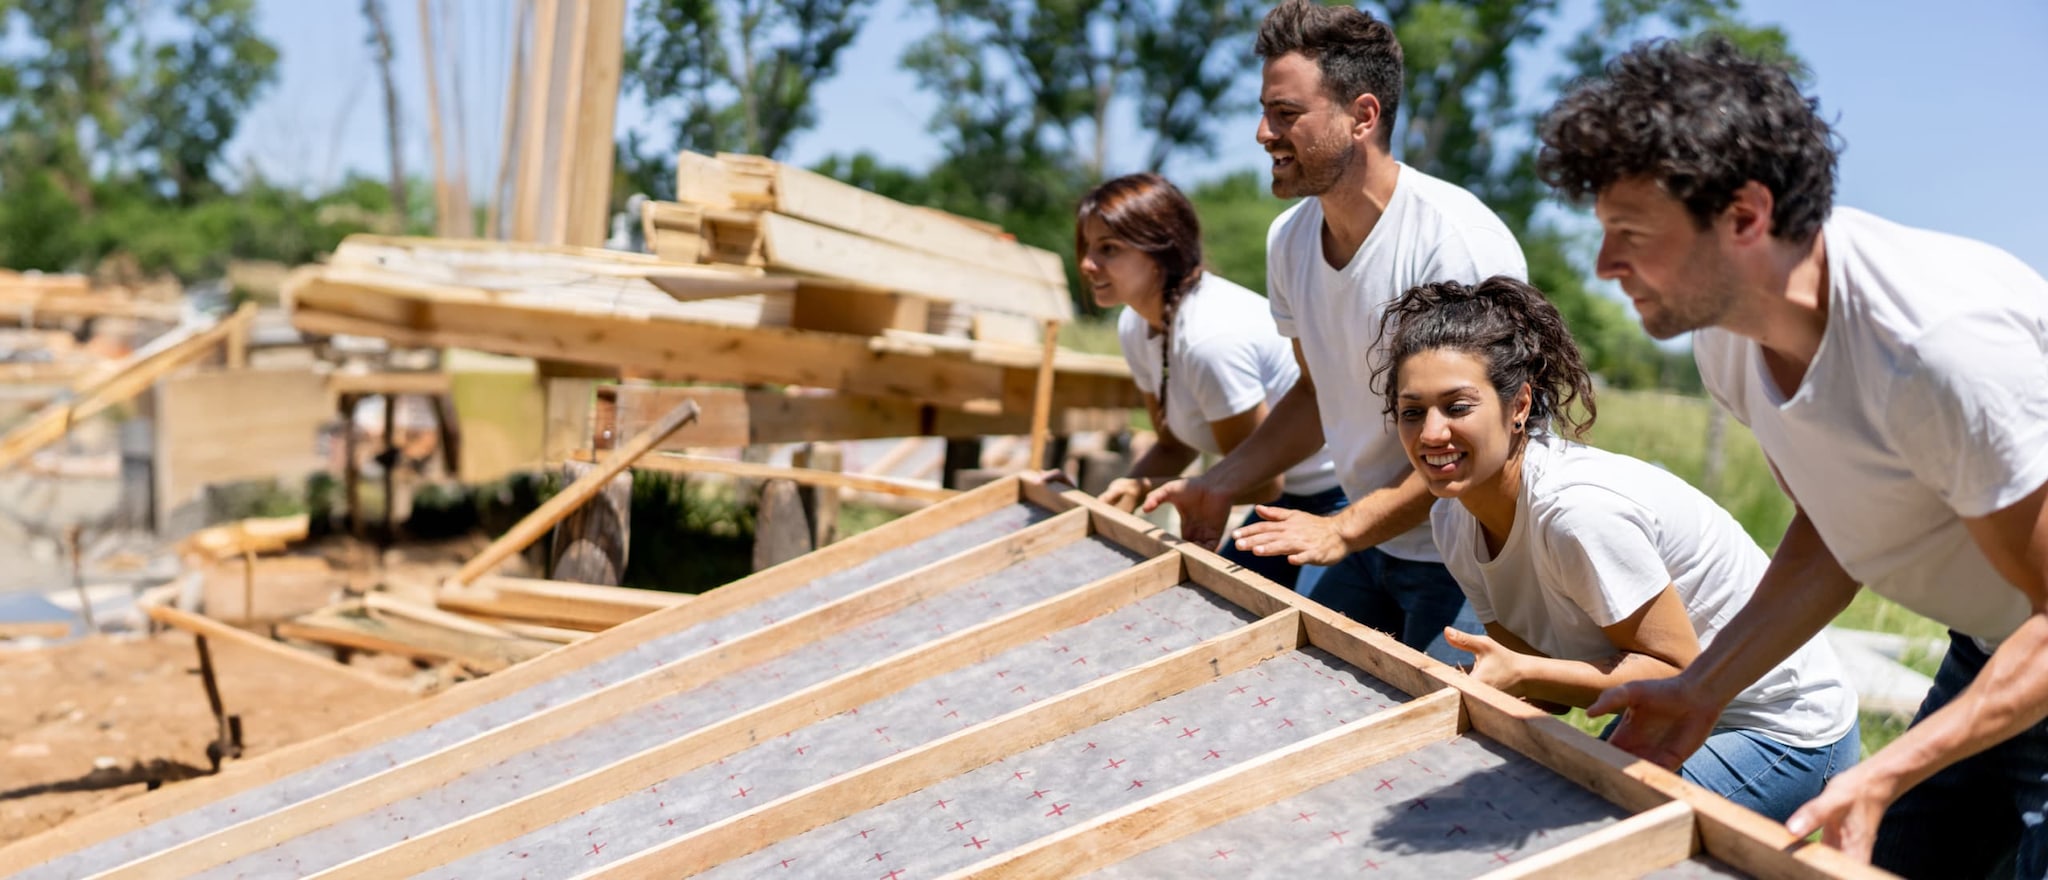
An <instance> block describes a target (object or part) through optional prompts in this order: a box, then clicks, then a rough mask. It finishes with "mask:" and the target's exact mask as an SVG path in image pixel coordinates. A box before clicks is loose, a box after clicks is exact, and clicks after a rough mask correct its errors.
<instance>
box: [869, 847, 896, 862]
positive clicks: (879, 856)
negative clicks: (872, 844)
mask: <svg viewBox="0 0 2048 880" xmlns="http://www.w3.org/2000/svg"><path fill="white" fill-rule="evenodd" d="M892 852H895V850H889V849H885V850H882V851H881V852H878V853H875V855H874V857H873V858H870V859H868V861H870V862H879V861H881V860H882V857H883V856H886V855H888V854H890V853H892Z"/></svg>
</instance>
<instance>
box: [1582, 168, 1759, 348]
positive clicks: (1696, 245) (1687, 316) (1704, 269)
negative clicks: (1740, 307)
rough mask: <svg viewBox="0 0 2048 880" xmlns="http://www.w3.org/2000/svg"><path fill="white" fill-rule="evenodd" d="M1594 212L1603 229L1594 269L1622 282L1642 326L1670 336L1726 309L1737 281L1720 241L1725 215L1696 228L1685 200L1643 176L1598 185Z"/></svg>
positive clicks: (1706, 323)
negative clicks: (1640, 318) (1703, 227)
mask: <svg viewBox="0 0 2048 880" xmlns="http://www.w3.org/2000/svg"><path fill="white" fill-rule="evenodd" d="M1593 213H1594V215H1595V216H1597V217H1599V218H1600V227H1601V229H1602V231H1603V233H1604V234H1603V235H1602V237H1601V240H1600V257H1599V262H1598V263H1597V264H1596V270H1597V272H1598V274H1599V275H1600V277H1602V278H1606V279H1610V280H1613V281H1617V282H1620V284H1621V289H1622V292H1624V293H1627V294H1628V298H1629V301H1630V302H1632V303H1634V305H1635V307H1636V313H1637V314H1638V315H1640V316H1641V317H1642V320H1643V330H1644V331H1645V332H1647V333H1649V334H1650V335H1651V336H1654V337H1657V338H1658V339H1670V338H1671V337H1674V336H1677V335H1679V334H1681V333H1686V332H1690V331H1693V330H1698V329H1700V328H1701V327H1710V326H1713V325H1716V324H1719V323H1721V322H1722V321H1723V320H1725V319H1726V318H1727V317H1728V314H1729V312H1730V310H1731V309H1732V308H1733V307H1734V304H1735V302H1736V300H1737V292H1738V286H1737V281H1736V274H1735V270H1734V267H1733V266H1732V264H1731V263H1730V261H1729V259H1728V258H1727V256H1726V254H1725V253H1724V252H1723V250H1722V247H1721V237H1722V234H1723V229H1722V227H1723V226H1724V225H1726V222H1727V221H1726V220H1725V218H1716V220H1715V221H1714V223H1712V224H1710V225H1709V226H1708V227H1707V228H1705V229H1701V228H1700V226H1699V224H1698V223H1696V222H1694V220H1693V216H1692V214H1691V213H1690V212H1689V211H1687V210H1686V208H1685V204H1684V203H1683V202H1680V201H1679V200H1678V199H1676V198H1673V197H1672V196H1671V195H1670V194H1668V193H1666V192H1665V191H1664V190H1663V188H1662V187H1659V186H1658V185H1657V184H1656V183H1655V182H1653V181H1651V180H1649V179H1646V178H1640V177H1636V178H1628V179H1624V180H1620V181H1616V182H1615V183H1613V184H1612V185H1610V186H1608V187H1607V188H1606V189H1604V190H1601V191H1600V195H1599V196H1598V197H1597V198H1596V199H1595V200H1594V203H1593Z"/></svg>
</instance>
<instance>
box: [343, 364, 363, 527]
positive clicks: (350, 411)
mask: <svg viewBox="0 0 2048 880" xmlns="http://www.w3.org/2000/svg"><path fill="white" fill-rule="evenodd" d="M337 399H338V400H339V401H340V403H339V406H340V407H341V492H342V497H343V498H345V499H347V502H348V533H349V534H350V535H351V536H353V537H354V538H355V539H356V540H358V541H360V540H362V539H363V489H362V482H363V472H362V467H361V466H360V465H358V464H357V463H356V456H357V455H358V454H360V452H361V450H359V449H358V448H357V446H356V404H357V403H359V402H361V400H362V398H360V397H357V396H356V395H354V394H342V395H339V397H338V398H337Z"/></svg>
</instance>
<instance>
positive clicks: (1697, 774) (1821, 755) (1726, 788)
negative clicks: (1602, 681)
mask: <svg viewBox="0 0 2048 880" xmlns="http://www.w3.org/2000/svg"><path fill="white" fill-rule="evenodd" d="M1620 725H1621V716H1619V715H1616V716H1615V717H1614V720H1613V721H1609V722H1607V729H1605V730H1602V731H1600V738H1601V739H1606V738H1607V737H1608V736H1609V735H1610V734H1612V733H1614V728H1616V727H1619V726H1620ZM1862 754H1863V724H1862V722H1857V723H1855V724H1851V725H1849V732H1847V733H1844V734H1842V737H1841V738H1840V739H1837V740H1835V741H1834V742H1833V743H1832V744H1830V745H1825V746H1815V747H1814V748H1810V749H1802V748H1799V747H1798V746H1788V745H1786V744H1784V743H1781V742H1779V741H1777V740H1774V739H1772V738H1770V737H1768V736H1765V735H1763V734H1761V733H1758V732H1756V731H1754V730H1747V729H1737V728H1733V727H1722V728H1716V729H1715V730H1714V732H1713V733H1712V734H1710V735H1708V736H1707V742H1706V744H1705V745H1702V746H1700V750H1699V751H1697V752H1694V753H1692V757H1690V758H1687V759H1685V763H1684V764H1681V765H1679V768H1678V775H1679V776H1681V777H1684V779H1685V781H1687V782H1690V783H1692V784H1694V785H1697V786H1699V787H1701V788H1704V789H1706V790H1708V791H1711V792H1713V793H1715V794H1718V795H1720V796H1722V797H1724V798H1727V799H1728V800H1730V801H1733V802H1734V803H1735V804H1736V805H1737V806H1741V807H1745V808H1748V809H1749V810H1751V811H1754V812H1757V813H1761V814H1763V815H1765V816H1769V817H1770V818H1771V821H1774V822H1783V821H1785V820H1786V819H1789V818H1791V817H1792V813H1793V811H1795V810H1797V809H1799V807H1800V805H1802V804H1804V803H1806V802H1807V801H1810V800H1813V799H1814V798H1815V797H1817V796H1819V795H1820V790H1821V789H1823V788H1826V787H1827V784H1828V781H1829V780H1831V779H1834V778H1835V777H1836V776H1837V775H1839V774H1841V772H1842V771H1844V770H1847V769H1849V768H1850V767H1854V766H1856V762H1857V761H1858V760H1860V759H1861V757H1862Z"/></svg>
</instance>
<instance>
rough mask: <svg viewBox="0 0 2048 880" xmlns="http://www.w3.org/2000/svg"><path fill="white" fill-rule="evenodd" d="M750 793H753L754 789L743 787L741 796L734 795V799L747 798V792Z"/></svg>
mask: <svg viewBox="0 0 2048 880" xmlns="http://www.w3.org/2000/svg"><path fill="white" fill-rule="evenodd" d="M750 791H753V789H751V788H748V787H746V786H744V785H742V786H740V793H739V794H736V795H733V797H736V798H743V797H746V796H747V792H750Z"/></svg>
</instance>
